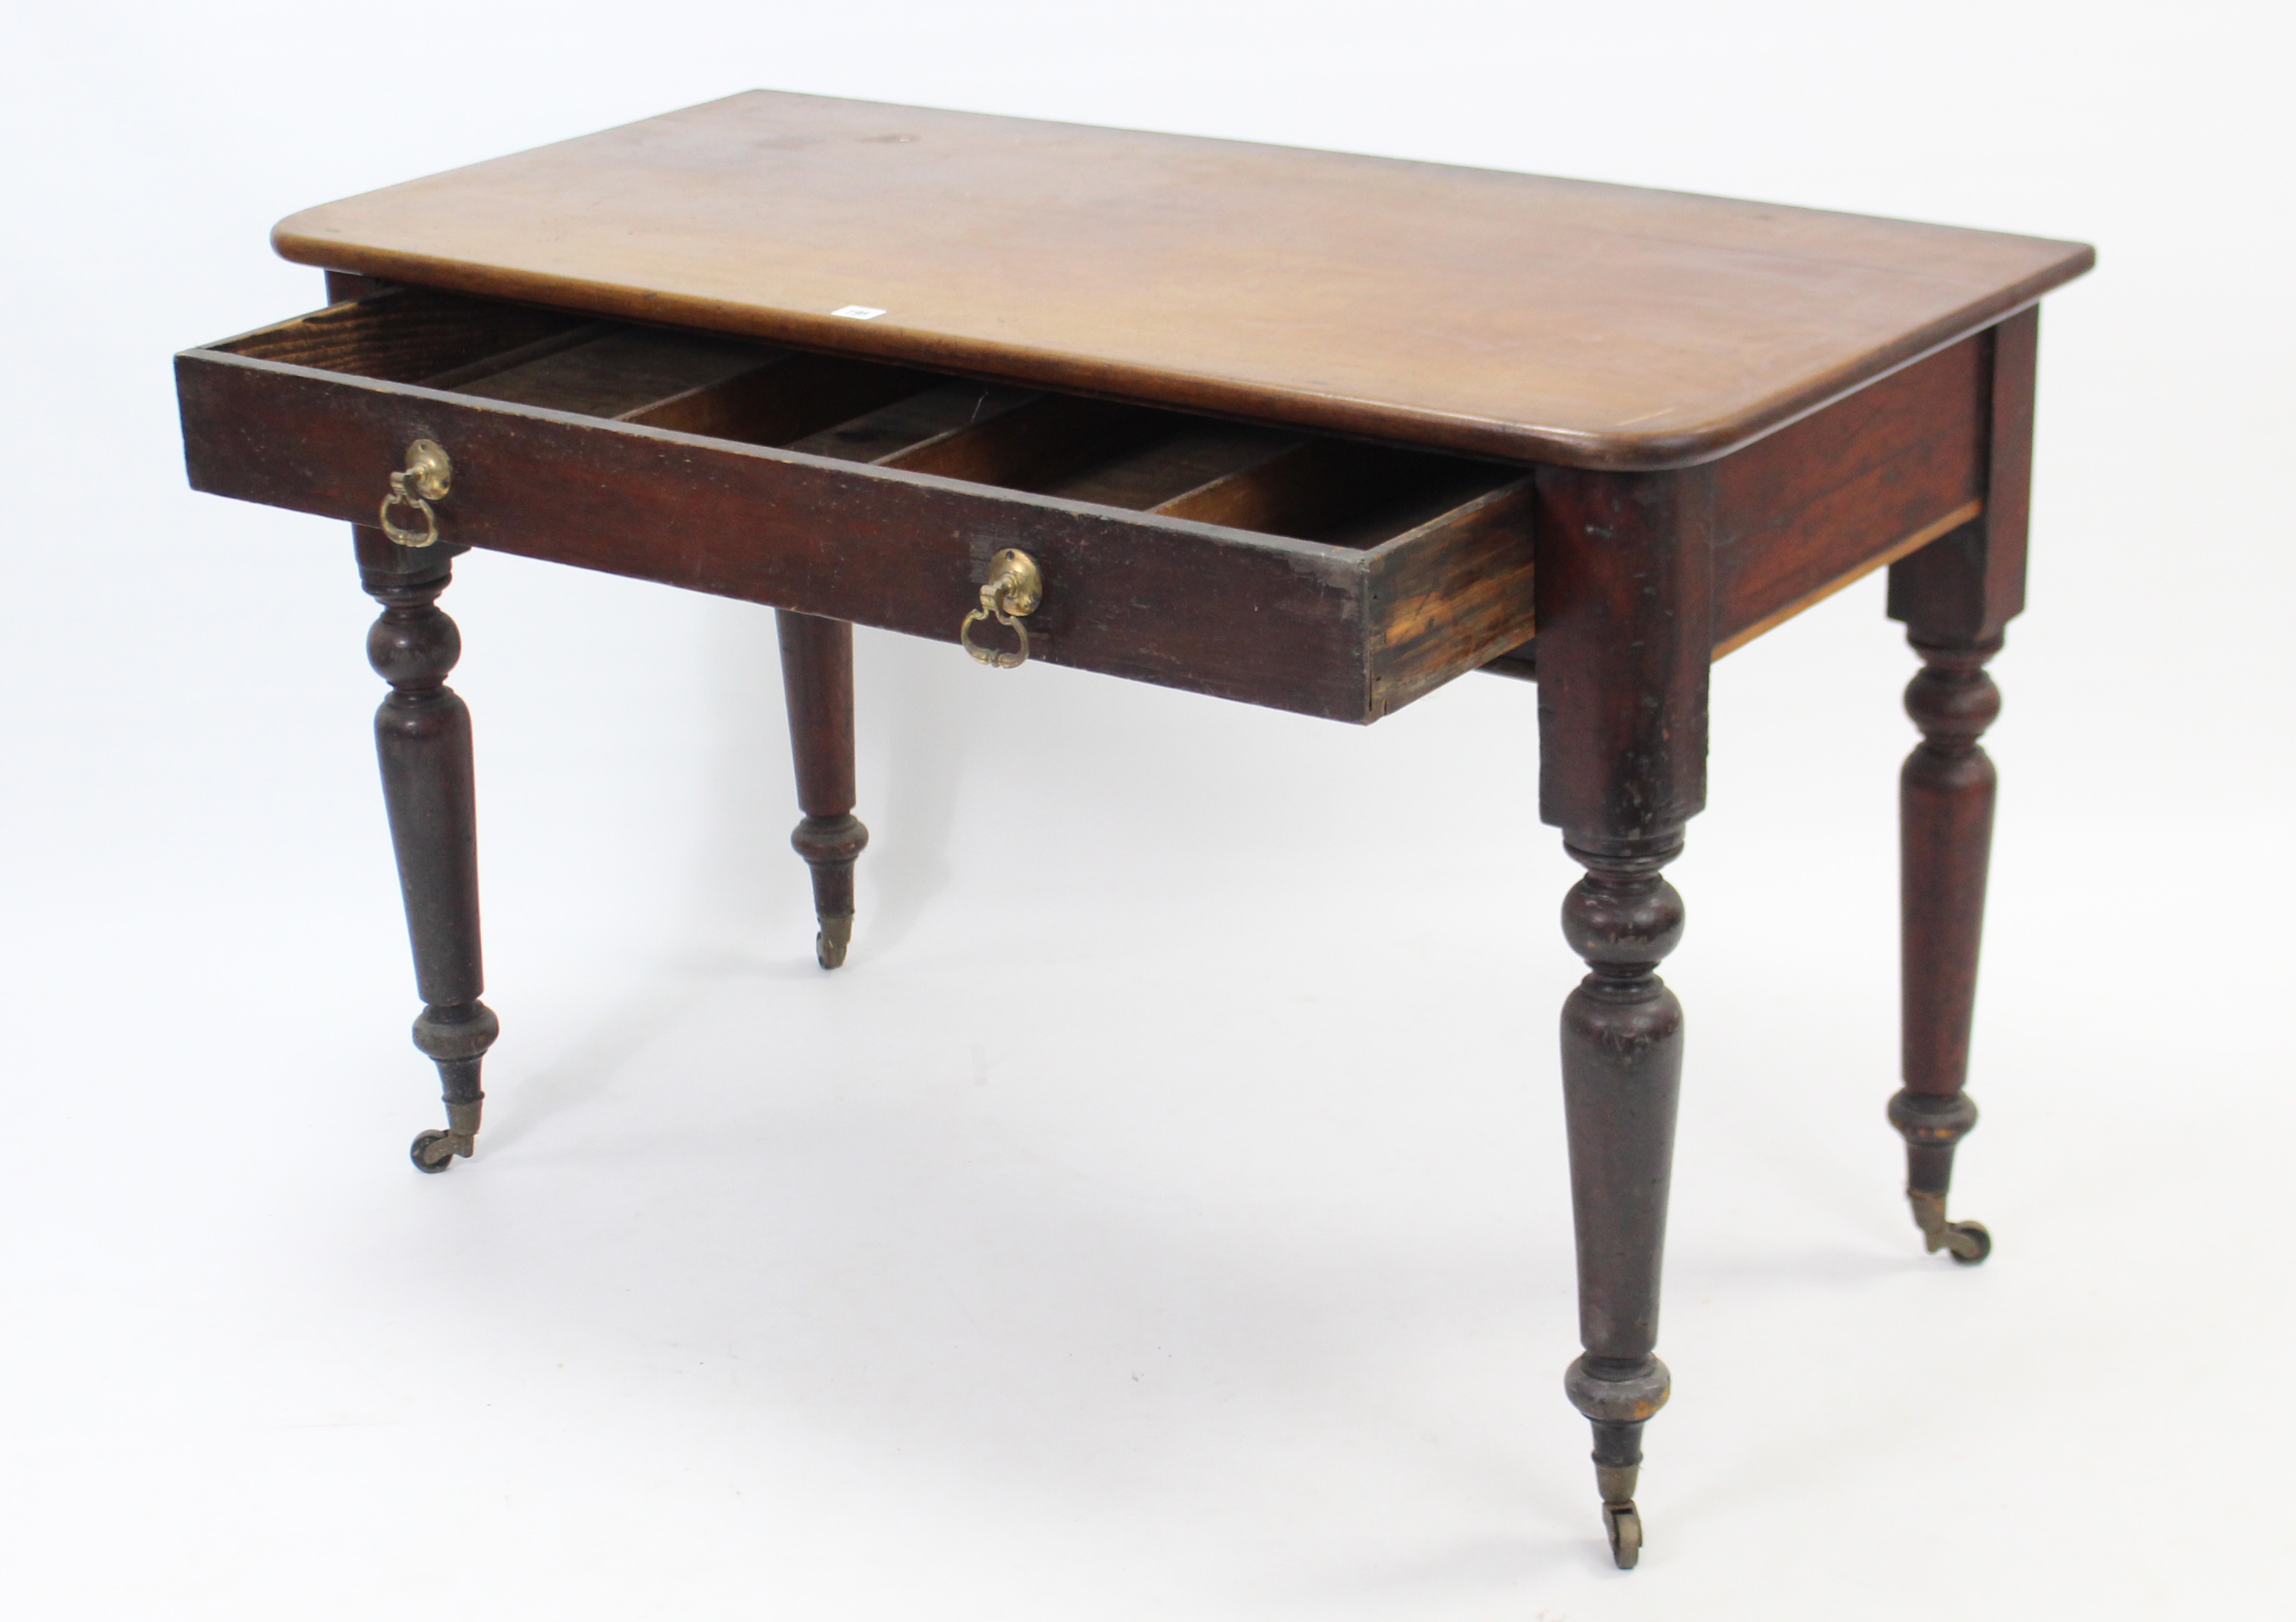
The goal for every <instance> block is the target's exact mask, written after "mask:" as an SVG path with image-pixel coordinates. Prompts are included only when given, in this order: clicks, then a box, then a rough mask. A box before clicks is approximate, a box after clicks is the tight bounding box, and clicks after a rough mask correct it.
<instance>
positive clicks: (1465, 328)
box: [273, 91, 2094, 469]
mask: <svg viewBox="0 0 2296 1622" xmlns="http://www.w3.org/2000/svg"><path fill="white" fill-rule="evenodd" d="M273 241H274V242H275V245H276V246H277V248H278V250H279V251H280V252H282V253H283V254H284V255H286V256H287V257H288V258H291V259H295V260H298V261H300V262H302V263H305V264H310V265H318V266H326V267H328V268H331V269H336V270H348V271H357V272H361V273H365V274H373V275H376V276H381V277H386V278H389V279H394V280H398V281H406V282H414V283H422V284H423V285H427V286H434V287H444V288H452V289H455V290H457V291H463V292H470V293H479V294H483V295H488V296H491V297H499V298H508V299H526V300H531V301H533V302H536V303H540V304H548V305H555V306H560V307H565V308H569V309H579V310H586V311H588V312H591V313H593V314H598V315H616V316H620V317H623V318H627V319H634V320H644V321H652V322H662V323H668V324H675V325H682V326H691V327H695V328H701V329H704V330H708V331H711V332H733V333H742V334H746V335H749V336H751V337H757V338H763V339H766V340H771V341H775V342H790V343H794V344H797V345H799V346H801V347H808V348H832V349H841V350H848V351H850V352H852V353H855V354H867V355H875V356H883V357H885V358H889V359H894V360H899V361H904V362H908V363H913V364H916V365H928V366H945V367H947V368H949V369H951V370H954V371H960V372H970V373H980V374H981V375H984V376H989V377H996V378H1000V379H1005V380H1007V381H1016V382H1028V383H1034V384H1038V385H1044V386H1048V387H1053V388H1061V389H1078V390H1082V391H1086V392H1090V393H1097V394H1106V395H1110V396H1112V397H1119V398H1124V399H1128V400H1133V401H1136V402H1139V403H1142V404H1147V405H1156V406H1180V407H1184V408H1186V409H1191V410H1202V411H1210V412H1214V413H1218V414H1229V415H1235V416H1242V417H1251V418H1258V419H1263V420H1266V421H1269V422H1287V423H1294V424H1298V425H1300V426H1303V427H1308V428H1317V429H1324V430H1331V431H1335V432H1339V433H1344V434H1363V435H1367V436H1371V437H1374V438H1390V439H1396V440H1400V441H1406V442H1409V443H1413V444H1418V445H1424V446H1439V447H1444V448H1448V449H1452V450H1458V451H1465V452H1470V453H1474V454H1482V455H1497V456H1503V457H1513V458H1516V459H1519V460H1524V461H1534V460H1535V461H1549V462H1555V463H1563V464H1566V465H1572V466H1583V467H1614V468H1645V469H1647V468H1654V467H1663V466H1676V465H1681V464H1685V463H1693V462H1699V461H1704V460H1708V459H1710V458H1712V457H1715V456H1718V455H1724V454H1726V452H1728V451H1730V450H1732V449H1734V448H1736V447H1737V446H1741V445H1743V444H1745V443H1747V442H1749V441H1751V440H1752V439H1754V438H1758V437H1759V436H1760V435H1761V434H1763V433H1765V432H1767V431H1768V430H1772V429H1775V428H1777V427H1779V426H1781V425H1783V424H1784V423H1786V422H1791V421H1792V420H1793V419H1794V418H1796V417H1798V416H1800V415H1803V414H1807V413H1808V412H1810V411H1813V410H1815V409H1816V408H1817V407H1818V406H1823V405H1825V403H1826V402H1827V401H1829V400H1832V399H1834V398H1836V397H1840V396H1841V395H1844V394H1847V393H1849V391H1851V390H1852V389H1856V388H1857V387H1858V385H1860V384H1861V383H1865V382H1867V381H1872V380H1873V379H1874V378H1875V377H1878V376H1881V375H1882V374H1883V373H1887V372H1889V371H1890V370H1891V369H1893V368H1895V367H1897V366H1898V365H1903V364H1905V363H1906V362H1907V361H1910V360H1913V359H1915V358H1916V357H1917V356H1921V355H1923V354H1924V353H1926V352H1927V351H1929V350H1931V349H1934V348H1939V347H1940V346H1942V345H1945V344H1948V343H1950V342H1952V341H1954V340H1956V339H1958V338H1961V337H1963V336H1965V335H1966V334H1968V333H1969V332H1974V331H1976V330H1978V329H1979V328H1980V327H1982V326H1984V325H1985V324H1988V323H1989V322H1991V321H1994V320H1997V319H1998V318H1999V317H2000V316H2001V315H2005V314H2006V313H2007V312H2008V311H2010V310H2013V309H2015V308H2016V307H2019V306H2020V305H2022V304H2025V303H2028V302H2030V300H2032V299H2036V298H2038V297H2039V296H2040V295H2041V294H2042V293H2044V292H2046V291H2048V290H2049V289H2050V288H2052V287H2054V286H2056V285H2058V284H2059V283H2062V282H2066V281H2069V280H2071V278H2072V277H2074V276H2076V275H2078V274H2080V273H2081V272H2082V271H2083V270H2085V269H2086V268H2087V266H2089V264H2090V263H2091V262H2092V260H2093V258H2094V256H2093V255H2092V254H2091V252H2090V250H2088V249H2087V248H2085V247H2082V246H2080V245H2079V244H2077V243H2070V242H2043V241H2040V240H2038V239H2035V238H2030V237H2017V236H2005V235H2001V234H1998V233H1992V232H1983V231H1965V230H1958V229H1955V228H1952V227H1948V226H1941V225H1915V224H1911V223H1908V222H1906V221H1902V220H1885V219H1871V218H1866V217H1859V216H1856V215H1848V214H1832V213H1825V212H1821V211H1818V210H1816V209H1792V208H1785V207H1783V206H1780V205H1778V204H1775V203H1756V202H1733V201H1725V200H1722V199H1718V198H1708V197H1693V196H1687V195H1685V194H1682V193H1670V192H1652V191H1643V190H1638V189H1636V188H1633V187H1628V186H1614V185H1598V184H1589V183H1587V182H1582V181H1570V180H1555V179H1550V178H1546V177H1543V176H1533V175H1513V174H1505V173H1500V172H1497V171H1494V170H1487V169H1468V168H1447V167H1444V166H1442V165H1438V164H1430V163H1408V162H1399V161H1396V160H1390V159H1382V158H1365V157H1352V156H1348V155H1344V154H1338V153H1331V152H1301V151H1298V150H1295V149H1292V148H1287V147H1273V146H1256V145H1250V144H1247V143H1241V142H1233V141H1207V140H1200V139H1194V138H1191V137H1185V136H1177V135H1149V134H1142V133H1138V132H1135V131H1126V130H1109V129H1095V128H1087V127H1081V126H1078V125H1069V124H1047V123H1038V122H1035V121H1031V120H1027V119H999V118H987V117H982V116H980V115H977V114H972V113H958V112H945V111H931V110H927V109H922V108H913V107H892V106H885V105H882V104H879V103H875V102H850V101H839V100H833V99H831V98H828V97H823V96H806V95H790V94H779V93H774V92H767V91H753V92H750V93H748V94H742V95H736V96H731V97H728V98H726V100H724V101H719V102H710V103H709V104H708V105H706V106H701V107H693V108H688V109H686V110H685V111H682V112H676V113H671V114H668V115H667V116H665V117H662V118H657V119H646V120H644V121H643V122H640V123H636V124H632V125H627V126H625V127H622V128H619V129H613V130H608V131H605V132H604V133H603V134H600V135H587V136H584V137H582V138H581V139H579V140H576V141H567V142H561V143H558V144H556V145H553V146H545V147H540V148H537V149H536V150H534V151H531V152H521V153H518V154H516V155H514V156H512V157H507V158H500V159H496V160H492V161H490V162H486V163H480V164H475V165H473V166H471V167H469V168H459V169H455V170H454V171H452V172H450V173H448V174H445V175H439V176H432V177H431V178H430V179H428V180H419V181H414V182H412V183H410V184H405V185H398V186H391V187H389V188H387V189H385V190H383V191H380V192H370V193H366V194H365V195H364V196H361V197H355V198H350V199H348V200H346V201H341V202H337V203H331V204H328V205H326V206H324V207H323V208H317V209H308V210H306V211H305V212H303V213H300V214H298V215H296V216H294V217H291V218H290V219H287V220H284V221H283V222H282V223H281V224H280V225H279V226H278V228H277V229H276V230H275V233H273ZM846 307H871V308H876V309H881V310H883V311H884V312H885V313H884V314H883V315H880V316H877V317H876V318H874V319H872V320H854V319H848V318H842V317H840V316H838V315H835V314H833V312H835V311H837V310H839V309H840V308H846Z"/></svg>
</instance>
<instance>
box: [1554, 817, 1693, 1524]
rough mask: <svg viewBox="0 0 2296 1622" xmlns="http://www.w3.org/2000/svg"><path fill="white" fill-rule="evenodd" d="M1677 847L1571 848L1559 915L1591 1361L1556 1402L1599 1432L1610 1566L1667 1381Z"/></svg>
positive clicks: (1619, 844) (1676, 1054)
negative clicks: (1571, 982)
mask: <svg viewBox="0 0 2296 1622" xmlns="http://www.w3.org/2000/svg"><path fill="white" fill-rule="evenodd" d="M1681 848H1682V847H1681V841H1680V839H1679V837H1674V838H1670V839H1657V840H1619V841H1616V842H1614V843H1613V844H1612V845H1611V847H1610V848H1606V849H1602V850H1590V849H1582V848H1578V847H1576V846H1574V847H1572V848H1571V852H1570V854H1571V855H1572V856H1576V857H1577V858H1578V859H1579V861H1580V862H1581V863H1583V864H1585V865H1586V867H1587V877H1586V878H1585V879H1583V880H1581V881H1579V883H1578V884H1577V885H1576V886H1575V887H1574V888H1573V889H1571V892H1570V898H1569V899H1568V900H1567V901H1565V902H1564V904H1563V908H1562V929H1563V934H1564V936H1565V937H1566V938H1568V939H1569V940H1570V944H1571V946H1573V947H1574V948H1575V949H1576V950H1577V951H1578V953H1579V955H1580V956H1581V957H1583V958H1585V959H1586V960H1587V966H1588V968H1589V969H1590V970H1591V971H1592V972H1591V973H1589V974H1588V975H1587V978H1586V979H1585V980H1584V981H1582V982H1581V983H1580V985H1579V988H1578V989H1577V990H1575V991H1573V992H1572V993H1571V994H1570V999H1569V1000H1568V1001H1567V1002H1566V1003H1565V1004H1563V1009H1562V1089H1563V1105H1564V1110H1565V1114H1566V1117H1567V1119H1568V1122H1569V1126H1570V1194H1571V1206H1572V1210H1573V1214H1574V1217H1575V1226H1576V1229H1577V1233H1578V1241H1579V1339H1580V1341H1581V1343H1582V1344H1583V1345H1584V1346H1585V1347H1586V1348H1587V1350H1586V1355H1585V1356H1581V1357H1580V1358H1579V1360H1578V1361H1577V1362H1575V1363H1573V1364H1571V1365H1570V1372H1569V1373H1568V1374H1567V1375H1566V1376H1565V1377H1564V1380H1563V1389H1564V1390H1565V1391H1566V1392H1567V1393H1568V1395H1569V1396H1570V1401H1571V1404H1572V1405H1573V1406H1575V1407H1576V1408H1577V1409H1578V1410H1579V1413H1583V1414H1585V1415H1586V1416H1587V1420H1588V1421H1590V1422H1591V1423H1592V1424H1593V1426H1594V1429H1595V1485H1596V1486H1597V1487H1598V1488H1599V1489H1600V1490H1601V1492H1602V1495H1603V1529H1604V1531H1605V1532H1606V1533H1607V1534H1608V1536H1609V1537H1610V1542H1611V1559H1612V1560H1613V1561H1616V1562H1617V1563H1618V1565H1619V1566H1620V1568H1622V1569H1624V1568H1630V1567H1632V1566H1633V1565H1634V1564H1635V1563H1636V1561H1639V1560H1640V1559H1641V1558H1642V1548H1643V1524H1642V1512H1641V1511H1640V1510H1639V1509H1637V1508H1636V1503H1635V1487H1636V1479H1637V1477H1638V1475H1639V1473H1640V1470H1641V1466H1642V1456H1643V1455H1642V1431H1643V1425H1644V1422H1645V1421H1648V1420H1649V1419H1650V1417H1651V1416H1652V1414H1654V1413H1657V1412H1658V1411H1659V1409H1660V1408H1661V1406H1663V1405H1665V1402H1666V1399H1667V1394H1668V1392H1669V1390H1670V1389H1671V1387H1672V1380H1671V1379H1670V1377H1669V1374H1668V1373H1667V1369H1666V1364H1663V1363H1661V1362H1660V1361H1659V1360H1658V1358H1657V1357H1656V1356H1654V1355H1653V1352H1652V1348H1654V1347H1655V1345H1656V1344H1657V1340H1658V1305H1659V1277H1660V1272H1661V1263H1662V1259H1663V1252H1664V1249H1665V1240H1666V1206H1667V1192H1668V1186H1669V1181H1670V1177H1671V1172H1672V1167H1673V1161H1674V1123H1675V1110H1676V1103H1677V1099H1678V1097H1679V1095H1680V1092H1681V1085H1682V1005H1681V1004H1679V1003H1678V1002H1677V1001H1676V1000H1675V996H1674V994H1673V993H1672V992H1671V991H1669V990H1668V989H1667V987H1666V985H1665V983H1664V982H1663V981H1661V979H1659V978H1658V973H1657V971H1658V965H1659V962H1660V960H1661V959H1662V958H1663V957H1665V955H1666V954H1668V953H1669V952H1670V951H1671V950H1673V948H1674V946H1675V944H1676V943H1677V941H1678V940H1680V938H1681V937H1682V923H1683V908H1682V897H1680V896H1678V895H1677V894H1676V893H1675V889H1674V887H1673V886H1672V885H1670V884H1669V883H1668V882H1667V881H1666V880H1665V879H1664V878H1663V877H1662V876H1661V872H1660V869H1661V867H1662V866H1663V865H1664V864H1666V863H1667V862H1668V861H1669V860H1671V859H1672V858H1673V856H1675V855H1677V853H1678V852H1679V851H1680V849H1681Z"/></svg>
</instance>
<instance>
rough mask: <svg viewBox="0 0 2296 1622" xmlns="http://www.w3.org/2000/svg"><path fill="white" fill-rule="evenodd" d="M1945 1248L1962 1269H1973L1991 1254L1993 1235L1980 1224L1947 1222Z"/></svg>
mask: <svg viewBox="0 0 2296 1622" xmlns="http://www.w3.org/2000/svg"><path fill="white" fill-rule="evenodd" d="M1945 1246H1946V1249H1948V1250H1949V1251H1951V1252H1952V1253H1953V1259H1954V1260H1956V1261H1957V1262H1959V1263H1960V1264H1961V1265H1962V1266H1964V1267H1974V1266H1977V1264H1978V1263H1980V1262H1981V1261H1983V1260H1984V1259H1985V1258H1986V1257H1989V1256H1990V1255H1992V1254H1993V1235H1992V1234H1991V1233H1988V1232H1987V1231H1986V1227H1985V1225H1984V1224H1983V1223H1981V1222H1949V1223H1948V1224H1946V1228H1945Z"/></svg>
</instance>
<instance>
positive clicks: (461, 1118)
mask: <svg viewBox="0 0 2296 1622" xmlns="http://www.w3.org/2000/svg"><path fill="white" fill-rule="evenodd" d="M501 1034H502V1026H501V1024H500V1022H499V1021H497V1020H496V1018H495V1015H494V1010H492V1009H490V1008H488V1006H487V1005H486V1004H484V1003H472V1004H469V1005H468V1006H467V1007H457V1008H426V1009H424V1010H423V1011H422V1017H421V1018H420V1019H418V1020H415V1021H414V1045H415V1046H416V1047H418V1048H420V1049H422V1052H423V1053H425V1054H427V1055H428V1056H429V1057H430V1060H431V1061H433V1062H435V1063H436V1064H437V1065H438V1067H439V1086H440V1092H441V1095H442V1097H443V1100H444V1102H445V1103H446V1106H447V1129H446V1130H445V1131H444V1132H439V1131H437V1130H432V1131H430V1132H419V1133H417V1134H415V1135H414V1144H413V1146H412V1147H411V1148H410V1149H409V1150H408V1151H407V1152H408V1154H409V1156H410V1157H411V1158H412V1159H413V1160H414V1168H415V1169H416V1170H417V1171H427V1172H441V1171H445V1170H446V1169H447V1167H449V1166H451V1165H453V1164H454V1163H455V1156H457V1155H460V1156H461V1157H462V1158H463V1159H466V1160H467V1159H470V1158H471V1154H472V1153H473V1152H474V1151H476V1150H477V1148H478V1139H479V1115H480V1110H482V1109H483V1108H484V1107H485V1104H486V1097H487V1095H486V1094H484V1093H483V1092H481V1091H480V1087H479V1066H480V1062H481V1061H483V1060H484V1059H485V1058H486V1053H487V1050H488V1048H490V1047H492V1046H493V1045H494V1044H495V1038H496V1036H500V1035H501Z"/></svg>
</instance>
